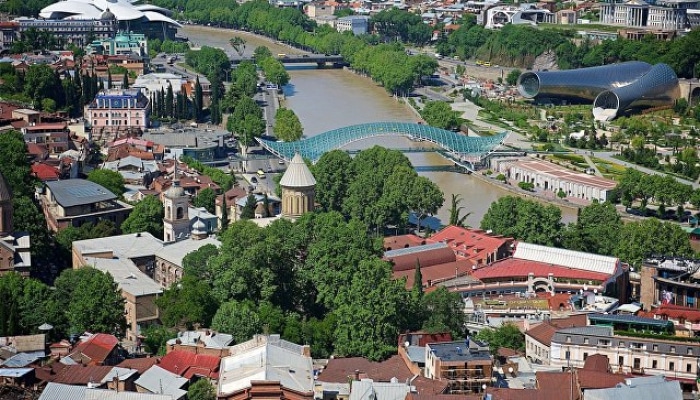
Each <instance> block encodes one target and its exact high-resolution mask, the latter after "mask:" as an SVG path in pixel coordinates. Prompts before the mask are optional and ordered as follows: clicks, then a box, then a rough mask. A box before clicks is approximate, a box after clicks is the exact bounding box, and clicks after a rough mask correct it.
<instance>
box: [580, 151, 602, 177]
mask: <svg viewBox="0 0 700 400" xmlns="http://www.w3.org/2000/svg"><path fill="white" fill-rule="evenodd" d="M583 158H584V159H585V160H586V162H587V163H588V166H589V167H591V169H592V170H593V171H594V173H595V176H600V177H602V176H603V174H602V173H600V170H599V169H598V166H597V165H595V163H594V162H593V160H592V159H591V157H590V156H589V155H588V154H584V155H583Z"/></svg>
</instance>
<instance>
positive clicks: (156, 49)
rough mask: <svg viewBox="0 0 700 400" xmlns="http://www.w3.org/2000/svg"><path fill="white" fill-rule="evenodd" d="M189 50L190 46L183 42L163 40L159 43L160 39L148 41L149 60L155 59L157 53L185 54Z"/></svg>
mask: <svg viewBox="0 0 700 400" xmlns="http://www.w3.org/2000/svg"><path fill="white" fill-rule="evenodd" d="M189 49H190V45H189V44H188V43H185V42H176V41H174V40H170V39H165V40H163V41H161V40H160V39H151V40H149V41H148V55H149V56H150V57H151V58H155V57H156V56H157V55H158V53H168V54H174V53H187V51H188V50H189Z"/></svg>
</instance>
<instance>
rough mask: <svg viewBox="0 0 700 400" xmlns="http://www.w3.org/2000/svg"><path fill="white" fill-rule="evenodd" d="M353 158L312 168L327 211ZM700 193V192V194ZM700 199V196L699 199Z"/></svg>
mask: <svg viewBox="0 0 700 400" xmlns="http://www.w3.org/2000/svg"><path fill="white" fill-rule="evenodd" d="M351 163H352V158H351V157H350V155H349V154H348V153H347V152H345V151H342V150H331V151H329V152H326V153H323V155H322V156H321V158H319V160H318V161H317V162H316V164H314V165H313V166H312V172H313V174H314V177H315V178H316V201H318V203H319V204H320V205H321V207H323V209H324V210H325V211H341V210H342V207H343V201H344V200H345V196H346V193H347V190H348V184H349V177H350V174H351V170H350V168H351V167H350V164H351ZM699 193H700V192H699ZM698 198H699V199H700V196H699V197H698Z"/></svg>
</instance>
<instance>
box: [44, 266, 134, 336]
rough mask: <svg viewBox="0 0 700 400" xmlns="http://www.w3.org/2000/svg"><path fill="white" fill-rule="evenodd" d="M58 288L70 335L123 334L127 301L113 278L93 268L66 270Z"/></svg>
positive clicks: (58, 297)
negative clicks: (82, 333)
mask: <svg viewBox="0 0 700 400" xmlns="http://www.w3.org/2000/svg"><path fill="white" fill-rule="evenodd" d="M55 286H56V297H55V298H56V300H57V301H58V302H59V303H60V304H61V307H62V308H63V309H64V310H65V315H66V320H67V326H68V331H69V332H73V333H80V332H106V333H113V334H115V335H117V336H120V335H123V334H124V331H125V328H126V319H125V318H124V298H123V297H122V295H121V292H120V290H119V289H118V288H117V284H116V282H114V279H113V278H112V276H110V275H109V274H107V273H104V272H102V271H99V270H97V269H94V268H90V267H85V268H80V269H67V270H65V271H63V272H62V273H61V275H60V276H59V277H58V278H57V279H56V282H55Z"/></svg>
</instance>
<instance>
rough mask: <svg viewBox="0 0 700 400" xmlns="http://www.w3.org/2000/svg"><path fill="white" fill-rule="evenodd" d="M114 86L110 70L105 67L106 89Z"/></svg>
mask: <svg viewBox="0 0 700 400" xmlns="http://www.w3.org/2000/svg"><path fill="white" fill-rule="evenodd" d="M113 87H114V84H113V83H112V71H110V70H109V69H107V89H111V88H113Z"/></svg>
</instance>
